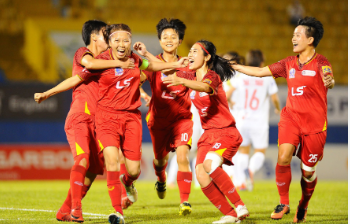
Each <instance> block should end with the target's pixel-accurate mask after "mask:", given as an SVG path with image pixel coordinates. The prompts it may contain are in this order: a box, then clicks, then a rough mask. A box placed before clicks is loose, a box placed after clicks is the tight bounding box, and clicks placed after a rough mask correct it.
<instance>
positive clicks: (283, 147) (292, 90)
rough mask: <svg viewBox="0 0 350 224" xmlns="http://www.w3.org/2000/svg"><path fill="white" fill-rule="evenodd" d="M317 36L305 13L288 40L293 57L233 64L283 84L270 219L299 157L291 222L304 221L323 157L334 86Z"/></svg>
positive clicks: (318, 27) (281, 210)
mask: <svg viewBox="0 0 350 224" xmlns="http://www.w3.org/2000/svg"><path fill="white" fill-rule="evenodd" d="M322 37H323V25H322V23H321V22H320V21H318V20H316V19H315V18H313V17H305V18H303V19H301V20H299V22H298V26H297V27H296V28H295V30H294V34H293V38H292V43H293V52H295V53H298V55H297V56H290V57H287V58H285V59H283V60H281V61H279V62H277V63H275V64H272V65H269V66H266V67H263V68H257V67H249V66H243V65H234V68H235V69H236V70H238V71H240V72H243V73H245V74H247V75H251V76H258V77H263V76H274V77H275V78H278V77H284V78H285V79H287V83H288V98H287V105H286V107H284V108H283V109H282V113H281V120H280V122H279V124H278V145H279V147H278V161H277V165H276V185H277V189H278V193H279V195H280V204H279V205H277V207H276V208H275V210H274V211H273V212H272V214H271V218H272V219H281V218H282V217H283V215H284V214H288V213H289V212H290V208H289V186H290V182H291V179H292V176H291V168H290V162H291V160H292V157H293V155H295V154H296V155H297V156H298V157H299V158H300V160H301V164H300V167H301V172H302V178H301V181H300V185H301V189H302V196H301V199H300V201H299V205H298V208H297V211H296V214H295V217H294V219H293V222H303V221H304V220H305V218H306V212H307V207H308V203H309V201H310V198H311V196H312V194H313V192H314V189H315V187H316V183H317V177H316V165H317V163H318V161H320V160H322V157H323V149H324V145H325V143H326V136H327V92H328V89H331V88H333V87H334V78H333V72H332V68H331V65H330V63H329V62H328V60H327V59H326V58H325V57H324V56H322V55H320V54H317V53H316V51H315V48H316V47H317V45H318V44H319V42H320V40H321V39H322ZM298 145H300V146H299V148H298ZM296 149H298V150H297V151H296Z"/></svg>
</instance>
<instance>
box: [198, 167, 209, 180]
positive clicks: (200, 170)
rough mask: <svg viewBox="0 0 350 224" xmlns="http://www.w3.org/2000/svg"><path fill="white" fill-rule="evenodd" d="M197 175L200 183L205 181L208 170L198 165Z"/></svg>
mask: <svg viewBox="0 0 350 224" xmlns="http://www.w3.org/2000/svg"><path fill="white" fill-rule="evenodd" d="M196 177H197V180H198V182H199V183H200V184H202V183H203V182H205V180H206V179H207V178H208V174H207V172H206V171H205V170H204V169H203V166H201V167H200V166H197V167H196Z"/></svg>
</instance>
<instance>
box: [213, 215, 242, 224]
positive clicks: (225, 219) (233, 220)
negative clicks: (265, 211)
mask: <svg viewBox="0 0 350 224" xmlns="http://www.w3.org/2000/svg"><path fill="white" fill-rule="evenodd" d="M213 223H215V224H219V223H241V220H239V219H238V218H237V217H234V216H230V215H226V216H223V217H221V219H220V220H219V221H215V222H213Z"/></svg>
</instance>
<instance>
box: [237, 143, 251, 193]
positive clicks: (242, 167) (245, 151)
mask: <svg viewBox="0 0 350 224" xmlns="http://www.w3.org/2000/svg"><path fill="white" fill-rule="evenodd" d="M249 150H250V145H247V146H240V147H239V149H238V151H239V153H237V155H236V156H237V158H235V161H236V163H235V165H234V166H233V169H235V172H234V174H235V175H234V176H235V177H234V178H235V181H234V182H235V183H236V184H237V185H236V188H237V189H238V190H242V191H245V190H248V188H247V180H246V179H247V177H246V174H245V171H246V170H247V169H248V163H249Z"/></svg>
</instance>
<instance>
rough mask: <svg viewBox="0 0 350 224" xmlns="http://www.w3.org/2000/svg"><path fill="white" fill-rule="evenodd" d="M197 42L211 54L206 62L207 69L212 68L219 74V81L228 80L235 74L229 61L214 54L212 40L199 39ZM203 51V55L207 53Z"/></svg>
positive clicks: (214, 49) (214, 48)
mask: <svg viewBox="0 0 350 224" xmlns="http://www.w3.org/2000/svg"><path fill="white" fill-rule="evenodd" d="M197 43H200V44H201V45H202V46H203V47H204V48H205V50H207V51H208V53H209V54H210V55H211V57H210V60H209V61H208V62H207V65H208V67H209V69H211V70H213V71H214V72H216V73H217V74H218V75H219V76H220V78H221V81H223V82H224V81H226V80H229V79H231V78H232V77H233V76H234V75H235V73H236V71H235V70H234V69H233V68H232V67H231V64H230V61H229V60H226V59H225V58H222V57H220V56H218V55H217V54H216V47H215V45H214V44H213V43H212V42H210V41H207V40H199V41H197ZM202 50H203V49H202ZM203 53H204V56H207V55H208V53H207V52H205V51H204V50H203Z"/></svg>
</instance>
